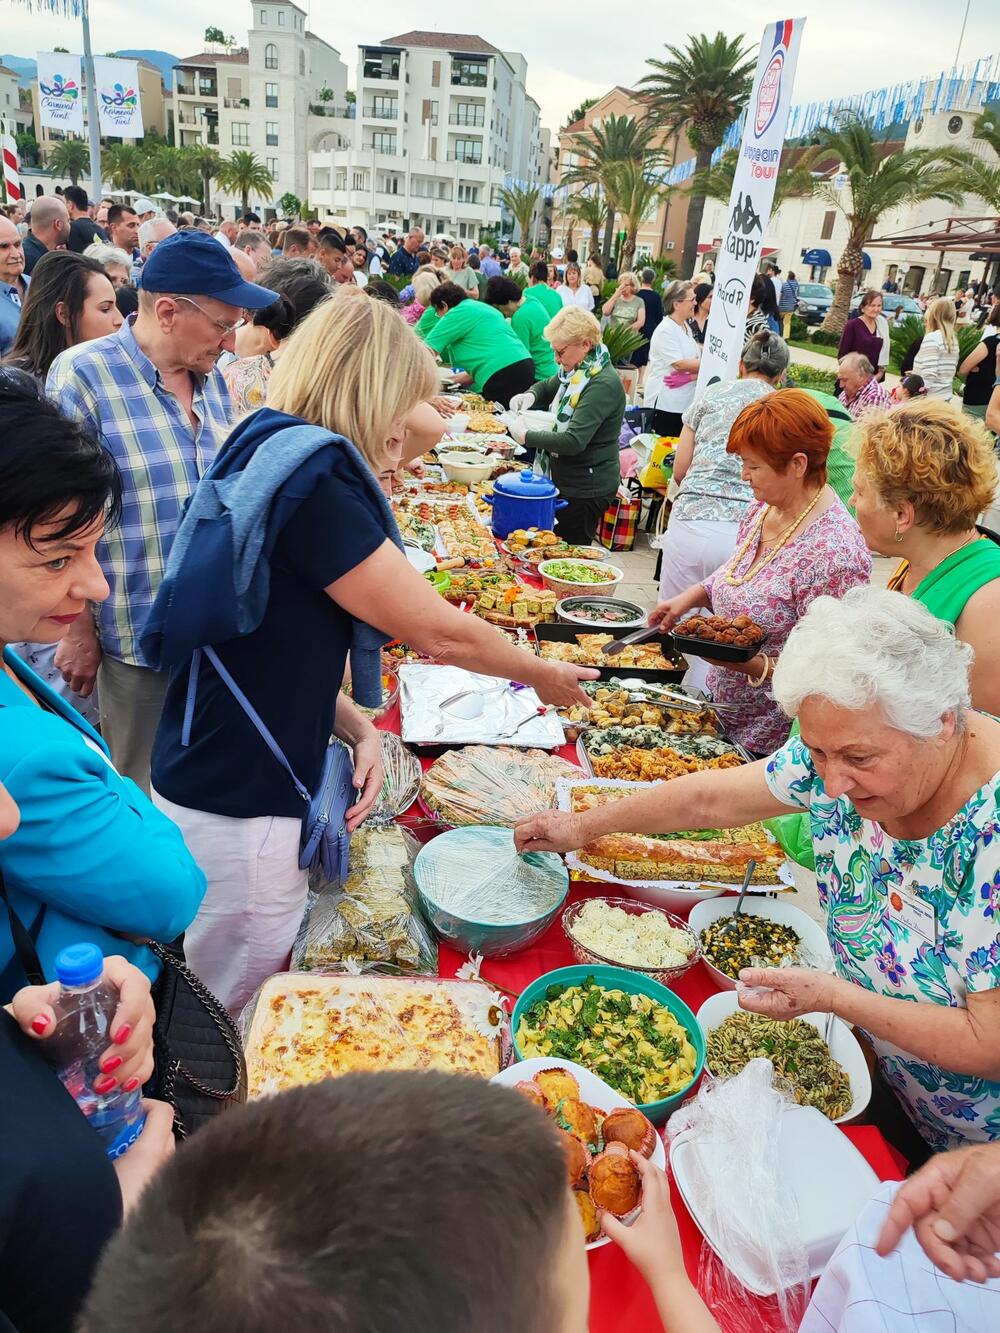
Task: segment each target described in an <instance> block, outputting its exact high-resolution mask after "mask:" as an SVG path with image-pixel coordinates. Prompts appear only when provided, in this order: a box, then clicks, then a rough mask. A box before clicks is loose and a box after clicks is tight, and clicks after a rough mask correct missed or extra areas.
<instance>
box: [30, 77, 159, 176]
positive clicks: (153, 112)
mask: <svg viewBox="0 0 1000 1333" xmlns="http://www.w3.org/2000/svg"><path fill="white" fill-rule="evenodd" d="M135 63H136V65H137V67H138V74H139V104H140V106H141V107H142V124H143V128H144V129H145V130H155V131H156V132H157V133H158V134H163V133H164V132H165V130H166V124H167V120H166V105H167V102H166V95H165V93H164V88H163V75H162V74H161V73H160V70H159V68H158V67H157V66H156V65H153V64H150V62H149V61H148V60H137V61H136V62H135ZM82 81H83V87H84V90H85V89H86V86H87V76H86V74H84V75H83V80H82ZM31 101H32V107H33V110H34V120H35V125H36V127H37V128H36V138H37V139H38V148H39V153H40V155H41V160H42V164H43V165H44V164H45V162H46V161H47V160H48V156H49V154H50V153H51V152H52V149H53V148H54V147H55V145H56V144H57V143H61V142H62V141H63V140H64V139H66V138H70V139H74V138H77V137H80V138H83V139H84V140H86V139H87V134H88V125H89V123H90V122H89V115H88V110H87V98H86V93H85V92H84V96H83V134H82V135H80V136H77V135H74V134H73V133H72V132H70V133H69V134H67V132H66V131H65V130H56V129H53V128H52V127H51V126H49V125H43V124H42V118H41V115H40V114H39V104H38V79H37V78H35V79H32V81H31ZM121 142H122V143H128V144H133V143H136V142H137V140H135V139H122V140H121Z"/></svg>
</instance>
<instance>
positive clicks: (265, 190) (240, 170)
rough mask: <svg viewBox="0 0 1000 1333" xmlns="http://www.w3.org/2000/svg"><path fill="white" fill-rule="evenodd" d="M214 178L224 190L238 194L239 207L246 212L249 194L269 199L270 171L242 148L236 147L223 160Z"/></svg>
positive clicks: (270, 191)
mask: <svg viewBox="0 0 1000 1333" xmlns="http://www.w3.org/2000/svg"><path fill="white" fill-rule="evenodd" d="M215 179H216V180H217V181H218V183H219V184H220V185H221V186H222V188H223V189H224V190H228V191H229V193H230V194H238V195H239V196H240V207H241V208H242V209H243V212H244V213H245V212H247V210H248V209H249V207H250V194H251V192H253V193H254V194H259V195H260V197H261V198H262V199H270V198H271V195H272V190H271V173H270V172H269V171H268V169H267V167H265V165H264V163H263V162H261V160H260V158H258V157H255V156H254V154H253V153H250V152H247V151H245V150H244V149H237V151H236V152H235V153H233V155H232V157H230V158H226V159H224V160H223V162H222V165H221V166H220V167H219V170H218V171H217V172H216V173H215Z"/></svg>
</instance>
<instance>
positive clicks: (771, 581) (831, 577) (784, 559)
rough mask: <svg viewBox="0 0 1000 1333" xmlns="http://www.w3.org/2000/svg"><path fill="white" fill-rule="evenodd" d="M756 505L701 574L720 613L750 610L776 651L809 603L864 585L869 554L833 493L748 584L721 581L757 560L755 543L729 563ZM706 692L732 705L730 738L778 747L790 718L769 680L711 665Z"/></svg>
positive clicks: (756, 514)
mask: <svg viewBox="0 0 1000 1333" xmlns="http://www.w3.org/2000/svg"><path fill="white" fill-rule="evenodd" d="M763 508H764V506H763V505H761V504H752V505H750V506H749V508H748V509H747V511H746V513H745V514H744V516H743V519H742V520H741V522H740V527H739V532H738V533H737V536H736V549H735V551H734V552H733V554H732V556H731V557H730V558H729V560H728V561H727V563H726V564H724V565H723V566H722V567H721V568H720V569H717V570H716V571H715V573H714V574H710V575H709V577H708V578H707V579H706V580H705V587H706V589H707V591H708V595H709V599H710V602H711V607H712V611H713V612H714V614H715V615H717V616H726V617H727V618H729V619H732V617H733V616H750V617H751V619H752V620H754V621H755V622H756V623H757V624H758V625H759V626H760V627H761V629H762V630H763V631H764V633H765V635H766V636H767V637H766V640H765V643H764V649H763V651H764V652H766V653H767V655H768V657H777V656H778V654H779V653H780V652H781V649H782V648H783V647H784V645H785V640H786V639H787V638H788V636H789V634H790V633H791V632H792V630H793V629H794V628H795V625H796V623H797V622H798V620H799V619H800V617H801V616H802V615H803V614H804V613H805V611H806V608H807V607H808V606H809V604H810V603H811V602H813V601H815V600H816V598H817V597H823V596H829V597H843V595H844V593H845V592H847V590H848V588H854V587H857V586H858V585H864V584H867V583H868V581H869V579H870V578H871V572H872V559H871V556H870V555H869V553H868V547H867V546H866V545H865V541H864V538H863V537H862V536H861V529H860V528H859V527H858V525H857V523H855V521H854V519H853V518H852V517H851V515H850V514H849V513H848V512H847V510H846V509H845V508H844V506H843V504H841V502H840V500H837V501H836V502H835V503H834V504H832V505H831V506H830V508H829V509H828V510H827V511H826V512H825V513H823V514H821V515H820V516H819V518H818V519H817V520H816V522H815V523H813V524H811V525H810V526H809V527H808V528H804V529H800V531H799V532H798V533H796V535H795V536H794V537H793V538H792V540H791V541H790V542H788V544H787V545H786V546H784V547H783V548H782V549H781V550H780V551H779V552H778V554H777V555H776V556H775V558H774V559H773V560H772V561H771V563H770V564H769V565H766V566H765V567H764V568H763V569H761V570H760V571H759V572H758V573H756V574H755V575H754V576H753V578H752V579H750V580H749V582H747V583H741V584H739V585H737V586H735V587H734V586H733V585H732V584H729V583H727V582H726V580H725V574H726V571H727V570H729V569H731V568H733V569H734V572H735V573H736V574H745V573H746V571H747V570H748V569H749V568H750V566H751V565H752V564H753V562H754V560H755V559H756V556H757V552H756V550H754V549H753V548H752V547H751V549H750V550H748V551H747V552H746V553H745V554H744V555H743V556H742V558H741V559H739V561H738V562H737V564H736V565H735V567H734V564H733V562H734V561H736V559H737V555H738V553H739V551H740V548H741V547H742V545H743V543H744V542H745V541H746V539H747V537H748V536H749V535H750V532H751V530H752V529H753V527H754V525H755V524H756V523H757V522H758V521H759V519H760V515H761V510H762V509H763ZM707 684H708V692H709V693H710V694H711V696H712V698H713V699H715V700H716V702H717V703H720V704H721V703H727V704H736V705H738V707H739V712H738V713H732V714H730V715H729V716H730V719H731V720H730V722H729V725H728V728H727V730H728V732H729V735H730V736H731V738H732V739H733V740H734V741H738V742H739V744H740V745H743V746H745V747H746V748H747V749H748V750H752V751H754V753H756V754H768V753H770V751H771V750H776V749H777V748H778V746H779V745H781V744H782V743H783V742H784V741H785V740H787V738H788V732H789V728H790V723H789V721H788V718H787V717H786V716H785V715H784V713H783V712H782V711H781V709H780V708H779V707H778V705H777V704H776V703H775V701H774V696H773V695H772V694H771V682H770V681H768V682H767V684H766V685H762V686H760V687H759V688H758V689H754V687H753V686H752V685H751V684H750V683H749V680H748V678H747V677H746V676H744V675H741V674H740V673H739V672H737V671H726V670H724V669H723V668H721V667H712V669H711V670H710V671H709V673H708V682H707Z"/></svg>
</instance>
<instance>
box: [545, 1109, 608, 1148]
mask: <svg viewBox="0 0 1000 1333" xmlns="http://www.w3.org/2000/svg"><path fill="white" fill-rule="evenodd" d="M556 1123H557V1124H558V1125H560V1126H561V1127H562V1128H563V1129H565V1130H566V1131H567V1133H569V1134H572V1135H573V1137H574V1138H575V1139H579V1140H580V1142H581V1143H582V1144H583V1145H584V1147H586V1148H591V1149H594V1150H596V1148H597V1144H598V1140H599V1137H600V1127H599V1125H598V1123H597V1116H596V1115H595V1113H594V1108H593V1107H592V1106H588V1105H587V1103H586V1102H581V1101H577V1100H576V1098H574V1097H566V1098H564V1099H563V1101H562V1102H561V1103H560V1106H559V1110H558V1111H557V1112H556Z"/></svg>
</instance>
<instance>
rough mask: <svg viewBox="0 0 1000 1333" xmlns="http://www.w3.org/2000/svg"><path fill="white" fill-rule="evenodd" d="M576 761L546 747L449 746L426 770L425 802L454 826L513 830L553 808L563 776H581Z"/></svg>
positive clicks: (433, 811)
mask: <svg viewBox="0 0 1000 1333" xmlns="http://www.w3.org/2000/svg"><path fill="white" fill-rule="evenodd" d="M579 776H580V770H579V769H578V768H577V767H576V766H575V765H574V764H569V763H567V762H566V760H565V759H559V758H557V757H555V756H554V755H548V754H545V753H544V751H542V750H514V749H512V748H511V747H510V746H506V745H496V746H487V745H469V746H466V747H465V749H463V750H450V751H449V752H448V753H447V754H443V755H442V756H441V758H440V759H438V760H436V761H435V763H433V764H432V765H431V767H430V768H429V769H428V770H427V772H426V773H425V774H424V777H423V782H422V785H421V788H420V791H421V795H422V797H423V800H424V804H425V805H426V806H427V807H428V809H429V810H430V811H431V813H432V814H434V815H436V816H437V817H438V818H439V819H440V820H441V822H442V823H444V824H449V825H451V826H452V827H453V828H461V827H464V826H466V825H470V824H494V825H499V826H501V827H503V828H512V827H513V826H514V824H515V823H516V821H517V820H518V819H520V818H521V816H522V815H536V814H538V813H539V812H540V811H542V810H551V809H552V808H553V807H554V805H555V803H556V783H557V781H558V780H559V779H560V778H566V779H572V778H574V777H576V778H579Z"/></svg>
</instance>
